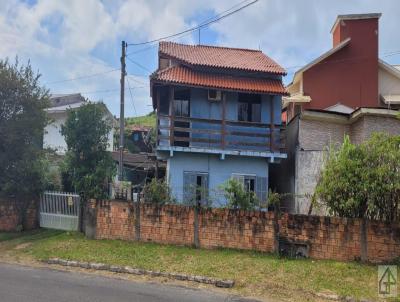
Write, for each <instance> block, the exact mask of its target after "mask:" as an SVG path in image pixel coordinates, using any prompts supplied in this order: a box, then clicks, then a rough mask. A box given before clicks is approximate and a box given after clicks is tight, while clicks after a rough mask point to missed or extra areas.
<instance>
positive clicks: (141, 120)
mask: <svg viewBox="0 0 400 302" xmlns="http://www.w3.org/2000/svg"><path fill="white" fill-rule="evenodd" d="M125 120H126V124H127V125H140V126H146V127H152V128H155V126H156V115H155V113H154V112H150V113H149V114H147V115H142V116H136V117H128V118H126V119H125Z"/></svg>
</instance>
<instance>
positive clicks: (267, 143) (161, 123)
mask: <svg viewBox="0 0 400 302" xmlns="http://www.w3.org/2000/svg"><path fill="white" fill-rule="evenodd" d="M284 130H285V129H284V126H283V125H280V124H279V125H277V124H272V125H271V124H264V123H255V122H241V121H231V120H216V119H204V118H194V117H180V116H170V115H162V114H158V116H157V144H158V145H161V144H164V145H169V146H171V145H172V146H183V147H185V146H186V147H207V148H216V149H218V148H220V149H228V150H250V151H262V152H266V151H271V152H282V151H284Z"/></svg>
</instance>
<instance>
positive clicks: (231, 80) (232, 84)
mask: <svg viewBox="0 0 400 302" xmlns="http://www.w3.org/2000/svg"><path fill="white" fill-rule="evenodd" d="M151 80H152V81H155V82H164V83H176V84H184V85H190V86H200V87H206V88H216V89H226V90H235V91H242V92H252V93H271V94H281V95H286V91H285V87H284V86H283V84H282V81H280V80H273V79H266V78H250V77H236V76H235V77H233V76H230V75H224V74H214V73H209V72H208V73H205V72H200V71H194V70H192V69H189V68H187V67H184V66H173V67H170V68H166V69H163V70H160V71H158V72H155V73H154V74H153V75H152V76H151Z"/></svg>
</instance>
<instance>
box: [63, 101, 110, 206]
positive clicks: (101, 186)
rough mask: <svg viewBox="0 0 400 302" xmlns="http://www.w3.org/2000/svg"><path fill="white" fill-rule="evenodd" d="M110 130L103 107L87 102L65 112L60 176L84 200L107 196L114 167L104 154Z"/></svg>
mask: <svg viewBox="0 0 400 302" xmlns="http://www.w3.org/2000/svg"><path fill="white" fill-rule="evenodd" d="M111 127H112V125H111V122H110V121H109V120H107V118H106V116H105V107H104V104H95V103H90V102H88V103H87V104H85V105H83V106H81V107H79V108H78V109H71V110H68V117H67V121H66V122H65V124H64V125H63V126H62V127H61V134H62V135H63V136H64V137H65V141H66V143H67V153H66V156H65V161H64V164H63V165H62V167H63V168H62V169H63V171H62V175H63V176H64V177H66V178H68V181H70V182H71V184H72V186H73V187H74V188H75V190H76V191H77V192H79V193H81V192H82V193H83V194H84V197H85V198H96V199H101V198H104V197H106V195H107V193H106V192H107V185H108V182H109V181H110V180H111V178H112V177H113V176H114V175H115V164H114V161H113V159H112V157H111V154H110V152H108V151H107V147H108V136H109V132H110V130H111ZM63 182H64V183H65V180H64V181H63Z"/></svg>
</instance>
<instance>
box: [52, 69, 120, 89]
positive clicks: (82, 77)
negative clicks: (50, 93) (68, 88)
mask: <svg viewBox="0 0 400 302" xmlns="http://www.w3.org/2000/svg"><path fill="white" fill-rule="evenodd" d="M117 70H119V68H116V69H112V70H107V71H104V72H98V73H92V74H89V75H84V76H79V77H76V78H70V79H65V80H59V81H53V82H47V83H44V85H48V84H56V83H64V82H69V81H75V80H81V79H86V78H92V77H96V76H99V75H103V74H106V73H111V72H114V71H117Z"/></svg>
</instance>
